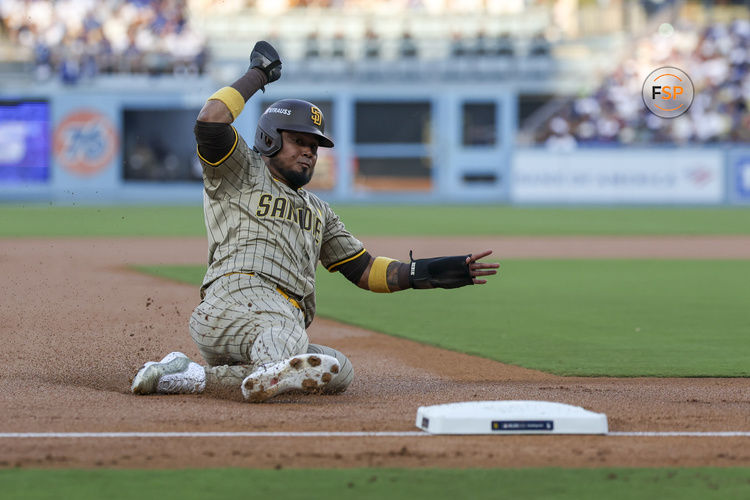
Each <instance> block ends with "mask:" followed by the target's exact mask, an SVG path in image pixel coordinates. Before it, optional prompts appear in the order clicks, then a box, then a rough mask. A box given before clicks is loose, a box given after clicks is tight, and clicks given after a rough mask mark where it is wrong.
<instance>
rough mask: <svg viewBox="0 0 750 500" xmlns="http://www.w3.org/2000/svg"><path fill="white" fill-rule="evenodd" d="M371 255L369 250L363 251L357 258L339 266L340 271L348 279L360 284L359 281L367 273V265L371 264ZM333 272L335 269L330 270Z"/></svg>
mask: <svg viewBox="0 0 750 500" xmlns="http://www.w3.org/2000/svg"><path fill="white" fill-rule="evenodd" d="M370 258H371V257H370V254H369V252H368V251H367V250H363V251H362V252H360V254H359V255H357V256H356V257H355V258H353V259H351V260H347V261H346V262H344V263H342V264H339V266H338V271H340V272H341V274H343V275H344V276H345V277H346V279H348V280H349V281H351V282H352V283H354V284H355V285H356V284H357V283H359V279H360V278H361V277H362V273H364V272H365V269H366V268H367V265H368V264H369V263H370ZM330 270H331V271H332V272H333V269H330Z"/></svg>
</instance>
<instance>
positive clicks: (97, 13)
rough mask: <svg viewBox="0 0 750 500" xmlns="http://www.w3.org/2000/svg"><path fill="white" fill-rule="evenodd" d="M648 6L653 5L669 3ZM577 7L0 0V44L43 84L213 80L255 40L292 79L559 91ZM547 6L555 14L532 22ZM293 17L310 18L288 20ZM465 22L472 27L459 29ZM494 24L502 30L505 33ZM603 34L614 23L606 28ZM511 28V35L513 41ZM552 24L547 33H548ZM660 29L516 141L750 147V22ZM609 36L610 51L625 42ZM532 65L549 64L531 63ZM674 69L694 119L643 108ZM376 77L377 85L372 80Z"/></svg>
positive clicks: (537, 0) (303, 0)
mask: <svg viewBox="0 0 750 500" xmlns="http://www.w3.org/2000/svg"><path fill="white" fill-rule="evenodd" d="M623 1H626V0H623ZM639 1H640V2H641V3H643V5H652V7H653V5H657V4H658V5H662V6H663V5H668V4H674V2H673V1H672V0H659V1H656V0H639ZM580 3H583V2H580ZM589 3H591V2H589ZM597 3H600V4H602V5H604V4H609V3H610V2H609V1H608V0H601V1H599V0H597ZM578 4H579V2H578V1H577V0H557V1H554V2H553V1H545V0H380V1H379V0H223V1H221V2H216V1H213V0H0V18H1V20H2V22H1V23H0V42H2V41H3V40H5V41H6V42H7V43H10V44H11V46H12V47H20V48H23V49H24V50H26V51H27V52H28V53H29V54H32V56H31V57H32V58H33V60H34V67H35V70H34V71H35V74H36V78H37V80H40V81H44V80H48V79H50V78H55V77H59V78H60V79H61V80H62V81H63V82H64V83H67V84H75V83H76V82H79V81H81V80H85V79H90V78H93V77H95V76H96V75H100V74H115V73H127V74H148V75H164V74H169V75H172V74H177V75H180V74H204V73H205V72H206V71H207V70H208V69H209V65H208V63H209V52H210V49H213V48H214V47H220V49H221V50H217V51H216V52H217V53H216V54H215V56H216V57H215V58H214V59H213V60H212V61H211V62H212V64H213V65H214V66H217V65H218V58H219V57H220V56H223V57H225V58H227V59H232V58H235V59H237V60H240V59H241V60H242V61H243V63H244V61H245V60H246V59H245V57H246V56H245V55H244V52H245V50H246V49H245V47H246V46H247V45H248V44H249V43H250V40H255V39H257V38H256V37H259V36H262V37H263V38H266V39H268V40H269V41H271V42H272V43H274V44H275V45H277V47H279V49H280V51H281V52H282V53H283V54H284V56H285V60H286V61H289V62H290V63H291V64H288V65H287V66H286V71H287V74H288V75H292V76H293V75H294V70H295V64H294V63H295V62H299V64H298V65H297V68H298V69H299V70H300V71H299V74H301V75H303V76H305V77H308V78H309V77H310V76H311V74H310V73H309V71H311V70H310V69H309V67H313V68H315V67H318V68H319V67H321V64H318V63H317V60H319V59H325V63H326V65H325V68H326V69H325V73H327V74H329V75H336V76H337V75H339V73H336V72H335V71H334V68H336V67H337V66H336V64H337V63H340V65H339V67H341V68H349V66H345V65H346V64H348V62H351V61H352V60H354V61H356V62H357V64H365V65H366V64H367V63H369V62H373V63H374V64H376V65H375V66H372V67H374V68H378V71H381V70H383V69H384V70H385V71H390V72H391V73H397V72H399V71H403V68H407V69H408V70H414V68H420V67H424V68H427V70H428V72H431V73H429V74H430V75H431V76H437V72H438V71H439V68H445V71H444V72H443V73H442V74H443V75H448V76H446V77H445V78H450V77H454V78H461V79H462V80H464V79H466V75H472V78H474V79H476V80H478V79H481V78H482V77H483V75H484V76H487V75H489V78H490V79H491V80H493V81H495V80H497V81H501V80H504V81H508V79H510V80H512V78H514V77H516V76H517V75H518V74H522V70H523V68H532V69H535V71H536V73H530V74H532V75H533V76H534V78H536V79H547V80H553V79H554V78H556V77H557V76H559V75H556V74H555V73H553V71H554V68H566V67H567V68H570V67H571V62H570V61H566V60H563V59H560V55H559V53H558V52H557V51H556V49H557V46H556V45H555V43H552V42H550V41H549V40H548V38H547V35H548V34H550V33H552V35H553V38H554V37H557V38H559V37H560V34H561V33H563V32H566V31H565V30H563V29H558V28H560V26H562V25H563V24H564V23H565V21H564V20H565V19H572V18H574V17H575V16H576V12H575V9H572V10H567V11H566V10H565V8H568V9H570V6H571V5H573V6H575V5H578ZM566 5H567V7H566ZM623 5H626V4H623ZM540 6H543V7H545V8H546V9H541V10H538V11H534V9H535V8H536V7H540ZM306 9H309V10H306ZM646 10H648V9H646ZM293 12H296V13H297V14H300V13H302V16H303V17H300V16H296V17H295V16H291V15H287V14H291V13H293ZM307 12H310V13H314V12H317V13H318V14H316V15H317V16H318V17H316V18H315V19H328V20H330V21H331V22H330V23H328V25H327V28H326V29H325V30H324V29H322V28H321V27H320V26H319V25H318V23H316V22H311V23H310V25H302V26H300V25H299V21H300V20H301V19H305V17H304V15H305V13H307ZM321 12H322V13H323V14H322V15H321V14H320V13H321ZM352 12H355V13H359V14H358V16H359V17H356V16H355V17H354V18H345V17H342V18H341V19H340V20H341V23H340V24H336V23H337V22H338V21H337V19H336V17H337V16H339V15H341V16H346V15H348V14H347V13H349V14H351V13H352ZM328 13H330V15H328ZM385 13H387V14H388V15H389V16H391V18H392V19H394V20H396V21H395V23H392V24H391V27H392V29H391V30H390V32H387V31H385V30H383V29H382V28H383V27H384V26H386V24H384V23H380V24H377V23H375V22H374V21H376V20H378V19H380V18H381V17H382V16H381V14H382V15H385ZM422 14H425V16H422ZM427 15H430V16H437V18H436V23H434V24H430V23H423V28H424V29H422V30H421V31H420V30H418V29H417V30H415V29H414V28H415V25H416V24H417V23H407V22H403V21H402V20H403V19H420V18H422V19H423V20H424V19H426V18H427ZM514 16H516V17H514ZM579 17H580V16H579ZM625 17H627V16H625ZM207 19H212V20H209V21H207ZM258 19H264V20H265V19H273V20H278V21H279V22H278V23H276V22H273V23H271V22H262V23H261V22H258ZM282 19H285V20H287V21H289V22H287V23H286V25H285V26H286V28H285V31H284V30H283V31H282V32H281V33H278V32H276V31H275V29H276V28H275V26H276V25H277V24H279V25H284V23H282V22H281V20H282ZM311 19H312V17H311ZM430 19H432V18H430ZM467 19H472V20H473V21H471V23H467V22H463V21H466V20H467ZM355 20H356V23H353V21H355ZM491 20H492V21H496V20H502V21H503V22H504V23H505V24H503V25H502V26H503V29H499V28H498V26H500V25H499V24H495V25H492V24H490V23H489V21H491ZM347 21H348V22H350V24H357V26H356V27H357V29H356V32H357V33H356V34H355V35H354V36H353V35H352V32H353V31H352V30H351V29H350V30H349V31H348V32H347V31H345V30H341V24H346V22H347ZM454 21H455V22H454ZM601 22H602V23H603V24H606V21H605V20H604V19H602V20H601ZM472 23H473V24H472ZM410 25H411V28H412V30H410V29H409V28H410ZM467 26H471V27H472V29H471V30H467V29H466V27H467ZM482 26H484V27H485V28H487V27H488V26H490V27H489V28H488V29H486V30H485V29H482ZM513 26H516V31H514V32H510V33H509V32H506V31H504V28H505V27H513ZM519 26H520V28H519ZM544 26H548V27H550V29H546V30H541V29H540V28H542V27H544ZM350 27H351V26H350ZM379 28H380V29H379ZM556 29H557V32H556V31H555V30H556ZM670 29H671V25H670ZM259 31H260V32H259ZM573 31H575V30H571V31H570V33H572V32H573ZM654 31H655V30H654V29H650V30H649V31H648V32H649V33H653V34H650V35H647V36H640V37H638V36H634V37H633V38H632V39H628V40H627V41H626V42H625V43H626V45H627V46H628V47H630V49H629V50H628V51H627V53H626V56H625V57H624V59H623V60H622V61H621V62H620V63H618V64H617V66H616V69H615V70H614V71H613V72H607V73H605V74H600V75H580V80H581V85H580V87H581V88H582V89H584V90H582V91H581V93H580V96H579V97H575V98H569V97H561V98H557V99H555V100H554V101H553V102H551V103H550V105H546V106H544V109H543V110H540V112H538V113H535V114H534V116H532V117H531V119H528V120H525V122H524V123H522V124H521V130H520V133H519V143H520V144H525V145H540V144H545V145H547V146H548V147H549V148H553V149H557V150H561V151H565V150H570V149H573V148H575V147H577V146H578V145H587V146H589V145H637V144H660V143H664V144H673V143H678V144H679V143H687V142H691V143H714V142H748V141H750V110H749V109H748V108H749V107H750V21H748V20H747V18H745V19H742V20H735V21H734V22H732V23H728V24H725V23H718V22H714V23H710V24H708V25H706V24H703V25H688V24H679V23H676V24H675V29H671V31H669V32H667V31H660V32H657V33H654ZM292 34H293V35H294V36H291V35H292ZM609 35H611V36H610V37H609V38H610V39H614V38H615V35H616V33H615V32H614V30H613V32H611V33H609ZM295 37H296V38H295ZM231 47H236V50H238V51H239V54H242V55H241V57H240V56H239V55H237V57H235V55H234V54H231V55H227V50H225V49H227V48H231ZM295 47H297V48H298V49H299V50H295ZM430 51H431V52H430ZM600 52H601V51H600ZM590 53H591V52H589V54H590ZM605 55H606V56H608V54H605ZM394 60H395V61H397V62H398V63H399V64H393V61H394ZM436 60H437V63H436V62H435V61H436ZM310 61H313V64H309V62H310ZM509 61H521V62H522V63H524V64H523V65H516V64H515V63H514V64H509V63H508V62H509ZM530 61H531V62H538V63H541V64H537V65H529V64H528V63H529V62H530ZM557 62H559V64H557V65H555V63H557ZM306 64H307V65H308V66H309V67H308V66H306ZM420 64H421V66H420ZM666 65H669V66H677V67H679V68H681V69H682V70H684V71H685V72H686V73H687V74H688V75H689V76H690V77H691V79H692V81H693V83H694V85H695V96H696V97H695V100H694V102H693V104H692V108H691V111H690V113H688V114H687V115H685V117H684V118H685V119H679V120H665V119H661V118H658V117H656V116H654V115H652V114H651V113H649V112H648V111H647V110H646V108H645V107H644V106H643V103H642V100H641V87H642V84H643V78H644V76H645V75H647V74H648V73H650V72H651V71H652V70H654V69H656V68H659V67H661V66H666ZM477 68H479V70H478V69H477ZM482 68H484V70H485V72H484V73H482V71H481V69H482ZM488 68H489V70H488ZM519 68H520V69H519ZM345 71H348V69H342V73H341V74H345ZM373 74H379V73H378V72H370V73H366V75H368V77H369V76H371V75H373ZM403 74H404V75H407V76H408V75H409V74H410V73H408V72H404V73H403ZM576 77H577V78H578V77H579V76H578V75H577V76H576ZM485 79H487V78H485Z"/></svg>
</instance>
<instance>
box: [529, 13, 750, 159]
mask: <svg viewBox="0 0 750 500" xmlns="http://www.w3.org/2000/svg"><path fill="white" fill-rule="evenodd" d="M634 47H635V48H634V52H633V57H632V58H629V59H627V60H625V61H623V63H622V64H621V65H620V66H619V67H618V69H617V70H616V71H615V72H613V73H611V74H608V75H606V76H604V78H603V79H602V81H601V83H600V84H599V85H598V86H597V87H596V88H595V89H593V91H592V92H586V95H585V96H582V97H578V98H575V99H565V100H564V101H563V102H562V104H561V106H560V109H558V110H557V111H556V112H555V113H554V114H553V115H552V116H550V117H549V118H548V119H547V120H546V121H545V122H544V123H543V124H542V126H535V127H534V130H531V131H526V132H527V134H528V136H529V137H531V141H530V142H531V143H534V144H540V143H544V144H546V145H547V146H548V147H549V148H552V149H556V150H561V151H565V150H570V149H573V148H575V147H576V146H577V145H579V144H580V145H610V144H622V145H633V144H659V143H666V144H671V143H677V144H681V143H688V142H690V143H716V142H750V21H747V20H736V21H734V22H732V23H730V24H723V23H714V24H711V25H710V26H707V27H705V28H703V29H702V30H701V29H698V28H692V29H691V28H688V27H684V26H683V27H680V28H679V29H677V30H675V31H673V32H672V30H671V29H670V27H667V28H666V29H664V30H662V31H661V33H656V34H653V35H650V36H647V37H643V38H641V39H639V40H636V41H635V44H634ZM662 66H676V67H678V68H680V69H682V70H683V71H685V72H686V73H687V74H688V75H689V76H690V78H691V80H692V82H693V85H694V86H695V98H694V100H693V104H692V107H691V109H690V112H689V113H687V114H686V115H683V117H682V118H683V119H679V120H665V119H662V118H658V117H656V116H655V115H653V114H651V113H650V112H649V111H648V110H647V109H646V108H645V106H643V103H642V98H641V90H642V85H643V78H644V76H643V75H647V74H648V73H650V72H651V71H652V70H654V69H656V68H659V67H662Z"/></svg>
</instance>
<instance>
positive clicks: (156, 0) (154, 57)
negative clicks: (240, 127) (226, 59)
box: [0, 0, 206, 83]
mask: <svg viewBox="0 0 750 500" xmlns="http://www.w3.org/2000/svg"><path fill="white" fill-rule="evenodd" d="M0 17H1V18H2V27H3V28H4V31H5V32H6V36H7V37H8V38H9V40H10V41H11V43H13V44H16V45H18V46H21V47H24V48H27V49H30V50H32V51H33V54H34V61H35V66H36V72H37V77H38V78H39V79H45V78H48V77H50V76H53V75H54V74H56V73H57V74H59V76H60V77H61V79H62V80H63V81H64V82H66V83H75V82H77V81H78V80H79V79H81V78H87V77H93V76H95V75H97V74H101V73H148V74H164V73H181V72H189V73H202V72H203V71H204V70H205V65H206V43H205V39H204V37H203V36H202V35H201V34H199V33H198V32H197V31H196V30H194V29H191V27H190V23H189V22H188V16H187V9H186V5H185V2H184V1H183V0H106V1H100V0H57V1H52V0H2V1H1V2H0Z"/></svg>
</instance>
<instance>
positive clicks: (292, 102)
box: [254, 99, 333, 156]
mask: <svg viewBox="0 0 750 500" xmlns="http://www.w3.org/2000/svg"><path fill="white" fill-rule="evenodd" d="M325 129H326V122H325V118H323V112H322V111H320V108H318V107H317V106H316V105H315V104H313V103H311V102H307V101H302V100H300V99H282V100H281V101H276V102H275V103H273V104H271V105H270V106H269V107H268V109H266V111H265V112H264V113H263V114H262V115H261V116H260V120H258V128H257V129H256V130H255V148H254V149H255V150H256V151H257V152H259V153H260V154H262V155H263V156H273V155H275V154H276V153H278V152H279V150H280V149H281V131H282V130H290V131H293V132H306V133H308V134H313V135H314V136H316V137H317V138H318V144H320V146H322V147H324V148H332V147H333V141H332V140H331V139H329V138H328V137H327V136H326V135H325Z"/></svg>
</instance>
